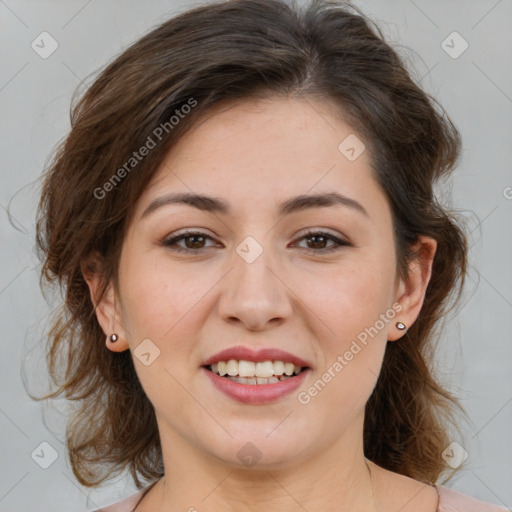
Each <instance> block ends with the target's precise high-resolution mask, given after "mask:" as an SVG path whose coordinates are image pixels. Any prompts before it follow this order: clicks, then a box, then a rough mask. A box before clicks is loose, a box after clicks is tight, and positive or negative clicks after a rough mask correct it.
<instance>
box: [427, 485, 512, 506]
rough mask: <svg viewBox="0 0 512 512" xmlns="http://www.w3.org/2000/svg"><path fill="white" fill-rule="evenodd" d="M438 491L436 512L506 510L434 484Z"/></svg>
mask: <svg viewBox="0 0 512 512" xmlns="http://www.w3.org/2000/svg"><path fill="white" fill-rule="evenodd" d="M436 489H437V492H438V493H439V508H438V510H437V512H508V509H506V508H505V507H500V506H498V505H493V504H491V503H486V502H484V501H480V500H477V499H476V498H473V497H472V496H468V495H467V494H463V493H461V492H459V491H455V490H454V489H450V488H448V487H444V486H442V485H436Z"/></svg>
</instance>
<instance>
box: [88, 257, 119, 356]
mask: <svg viewBox="0 0 512 512" xmlns="http://www.w3.org/2000/svg"><path fill="white" fill-rule="evenodd" d="M101 268H102V258H101V256H100V255H99V254H98V253H94V254H91V255H90V256H89V257H88V258H87V259H86V260H85V261H84V262H83V263H82V275H83V276H84V280H85V282H86V283H87V286H88V287H89V292H90V295H91V302H92V304H93V306H94V312H95V314H96V318H97V319H98V323H99V324H100V326H101V328H102V330H103V332H104V333H105V345H106V347H107V348H108V349H109V350H111V351H113V352H123V351H124V350H127V349H128V348H129V345H128V340H127V337H126V331H125V329H124V328H123V326H122V322H121V315H120V312H119V311H118V310H117V307H116V296H115V290H114V286H113V283H112V281H110V282H109V283H108V285H107V287H106V289H105V290H104V291H103V287H104V285H105V283H104V280H103V279H102V272H101ZM117 302H118V301H117Z"/></svg>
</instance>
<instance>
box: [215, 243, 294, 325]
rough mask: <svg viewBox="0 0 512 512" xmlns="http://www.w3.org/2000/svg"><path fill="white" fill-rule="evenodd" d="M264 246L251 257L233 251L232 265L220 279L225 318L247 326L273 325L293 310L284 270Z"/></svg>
mask: <svg viewBox="0 0 512 512" xmlns="http://www.w3.org/2000/svg"><path fill="white" fill-rule="evenodd" d="M268 252H269V251H267V250H264V251H263V252H262V253H261V254H260V255H259V256H258V257H257V258H256V259H255V260H254V261H252V262H251V263H249V262H247V261H246V260H244V258H242V257H241V256H239V255H238V254H235V255H234V258H233V265H234V268H233V269H232V270H231V272H229V273H228V274H227V275H226V277H225V279H224V280H223V283H222V286H223V288H222V291H221V296H220V298H219V304H218V310H219V314H220V315H221V317H222V318H223V320H225V321H226V322H229V323H231V324H236V323H241V324H242V325H243V326H244V327H245V328H246V329H247V330H250V331H260V330H265V329H268V328H270V327H276V326H277V325H279V324H280V323H283V322H284V321H285V320H286V319H287V318H289V317H290V316H291V314H292V312H293V307H292V303H291V301H292V296H293V293H292V292H291V290H290V288H289V287H288V286H287V285H286V279H285V275H284V273H285V272H284V270H282V267H281V266H279V265H277V264H276V262H275V261H271V259H270V257H268Z"/></svg>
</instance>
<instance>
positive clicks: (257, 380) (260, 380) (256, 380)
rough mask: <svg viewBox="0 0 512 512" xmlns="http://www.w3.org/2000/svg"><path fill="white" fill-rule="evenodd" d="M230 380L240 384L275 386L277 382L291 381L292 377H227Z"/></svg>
mask: <svg viewBox="0 0 512 512" xmlns="http://www.w3.org/2000/svg"><path fill="white" fill-rule="evenodd" d="M227 378H228V379H229V380H232V381H233V382H237V383H238V384H249V385H254V384H275V383H276V382H279V381H282V380H286V379H291V377H288V376H286V375H282V376H280V377H275V376H272V377H229V376H228V377H227Z"/></svg>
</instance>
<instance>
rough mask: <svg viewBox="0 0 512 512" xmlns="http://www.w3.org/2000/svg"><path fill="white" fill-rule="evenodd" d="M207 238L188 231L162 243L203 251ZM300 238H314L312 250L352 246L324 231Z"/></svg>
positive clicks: (186, 249) (177, 250) (182, 248)
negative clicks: (181, 243) (183, 244)
mask: <svg viewBox="0 0 512 512" xmlns="http://www.w3.org/2000/svg"><path fill="white" fill-rule="evenodd" d="M207 240H213V239H212V237H210V236H209V235H207V234H206V233H202V232H200V231H186V232H184V233H180V234H179V235H176V236H174V237H172V238H168V239H166V240H163V241H162V245H163V246H165V247H168V248H170V249H171V250H173V251H176V252H184V253H190V252H196V253H198V252H202V251H204V250H205V249H208V247H205V243H206V241H207ZM298 240H312V241H313V242H312V244H311V245H312V247H306V248H305V249H306V250H307V251H310V252H323V253H326V252H327V253H329V252H334V251H338V250H340V249H342V247H344V246H351V245H352V244H350V243H349V242H347V241H346V240H342V239H340V238H338V237H336V236H334V235H332V234H330V233H326V232H324V231H309V232H307V233H305V234H304V235H303V236H301V237H300V238H299V239H298ZM182 241H184V242H185V247H183V246H181V245H178V242H182ZM327 242H333V243H334V245H331V246H330V247H325V245H326V244H327Z"/></svg>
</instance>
